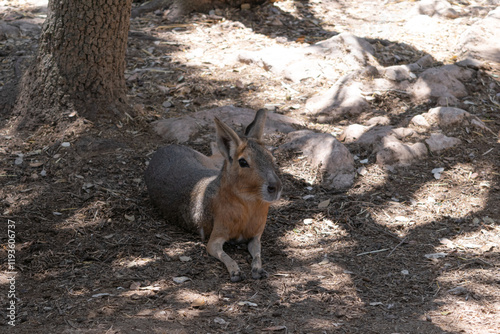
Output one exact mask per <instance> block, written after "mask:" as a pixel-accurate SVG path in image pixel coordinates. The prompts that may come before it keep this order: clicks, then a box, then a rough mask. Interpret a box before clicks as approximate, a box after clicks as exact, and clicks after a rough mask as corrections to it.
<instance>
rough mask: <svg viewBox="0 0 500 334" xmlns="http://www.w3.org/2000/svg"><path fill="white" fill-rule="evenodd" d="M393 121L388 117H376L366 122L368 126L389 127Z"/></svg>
mask: <svg viewBox="0 0 500 334" xmlns="http://www.w3.org/2000/svg"><path fill="white" fill-rule="evenodd" d="M390 123H391V120H390V118H389V117H387V116H376V117H372V118H370V119H369V120H367V121H366V125H389V124H390Z"/></svg>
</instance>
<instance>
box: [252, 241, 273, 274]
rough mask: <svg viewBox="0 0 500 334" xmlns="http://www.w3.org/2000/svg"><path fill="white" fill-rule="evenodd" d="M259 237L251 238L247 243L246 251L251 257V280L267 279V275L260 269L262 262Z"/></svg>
mask: <svg viewBox="0 0 500 334" xmlns="http://www.w3.org/2000/svg"><path fill="white" fill-rule="evenodd" d="M260 249H261V247H260V235H258V236H256V237H253V238H252V239H251V240H250V242H249V243H248V251H249V252H250V254H251V255H252V258H253V260H252V278H253V279H261V278H266V277H268V276H269V275H268V273H267V272H266V271H265V270H264V269H262V260H261V258H260Z"/></svg>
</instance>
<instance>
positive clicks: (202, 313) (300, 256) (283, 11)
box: [0, 0, 500, 333]
mask: <svg viewBox="0 0 500 334" xmlns="http://www.w3.org/2000/svg"><path fill="white" fill-rule="evenodd" d="M10 3H11V6H12V8H11V11H8V12H4V13H3V14H2V15H3V18H4V19H6V18H7V19H9V20H11V21H15V20H20V19H30V20H33V21H36V20H38V21H43V17H44V16H43V15H44V12H43V10H42V11H39V10H37V9H35V8H33V7H30V6H28V5H24V4H22V3H20V2H16V1H12V2H10ZM459 3H462V2H459ZM414 6H415V2H413V1H363V2H347V1H345V2H344V1H320V0H311V1H300V2H299V1H284V2H278V3H276V4H274V5H273V4H269V3H266V4H264V5H263V6H262V7H259V8H257V9H253V10H252V11H242V10H239V9H228V10H220V11H216V12H215V13H212V15H202V14H192V15H190V16H188V17H186V18H185V19H184V20H183V21H181V22H177V23H175V24H174V23H171V22H166V21H164V20H163V18H162V14H163V13H161V12H159V13H151V14H147V15H145V16H142V17H139V18H136V19H133V20H132V23H131V32H130V38H129V48H128V53H127V61H128V70H127V73H126V77H127V84H128V87H129V89H130V91H129V94H130V95H129V97H130V103H131V105H132V106H133V107H134V108H135V110H136V115H131V116H130V117H129V118H128V121H127V122H125V123H118V124H111V123H108V124H101V125H96V124H92V123H91V122H88V121H85V120H82V119H79V117H78V115H65V116H64V117H63V119H62V121H64V122H66V123H65V124H68V127H67V128H66V129H64V131H59V130H58V131H56V130H54V127H53V126H51V125H46V126H43V127H42V128H41V129H40V130H38V131H37V132H36V133H34V134H31V135H29V136H26V135H23V134H18V133H16V132H13V131H11V130H12V129H9V128H7V127H6V125H7V124H8V118H9V115H10V114H9V112H8V109H7V108H6V109H5V110H3V111H1V113H0V117H1V119H0V137H1V138H2V139H1V141H0V159H1V160H0V183H1V188H0V215H1V218H0V219H1V224H0V226H2V227H1V228H2V230H1V232H0V236H1V245H2V249H1V250H0V258H1V259H2V263H1V267H0V268H1V270H2V272H1V274H0V288H1V290H0V305H2V306H1V309H0V319H1V320H0V332H3V333H10V332H12V333H499V332H500V330H499V328H500V270H499V267H500V254H499V251H500V249H499V247H500V213H499V209H500V208H499V199H500V168H499V166H498V161H499V149H500V143H499V140H498V136H496V135H494V134H492V133H489V132H477V131H466V130H467V129H457V130H456V133H454V135H455V136H457V137H459V138H460V139H462V141H463V143H464V145H461V146H460V147H458V148H455V149H452V150H448V151H445V152H443V153H442V154H439V155H434V156H432V157H430V158H428V159H424V160H421V161H418V162H416V163H415V164H413V165H412V166H410V167H404V168H403V167H401V168H395V169H393V170H386V169H383V168H381V167H380V166H378V165H376V164H374V163H373V161H374V157H372V156H369V155H368V154H367V152H364V151H363V150H361V149H360V148H358V147H355V146H349V147H348V148H349V149H350V151H351V152H352V153H353V154H356V155H357V156H358V157H359V159H358V160H357V167H361V166H365V167H366V171H367V172H366V174H364V175H358V176H357V177H356V180H355V183H354V185H353V186H352V187H351V188H350V189H348V190H347V191H345V192H332V191H326V190H325V189H322V188H321V187H319V186H318V185H317V182H316V181H317V179H316V178H317V173H316V172H315V171H314V170H311V169H310V168H308V166H307V163H305V162H304V160H303V159H301V158H300V156H289V155H287V156H284V155H281V156H278V162H279V166H280V169H281V173H282V174H281V178H282V180H283V182H284V195H283V198H282V200H280V201H279V202H278V203H277V204H275V205H273V207H272V209H271V211H270V214H269V219H268V225H267V227H266V231H265V232H264V235H263V245H262V246H263V251H262V255H263V266H264V267H265V269H266V270H267V271H268V272H269V274H270V276H269V278H267V279H264V280H258V281H255V280H252V279H247V280H245V281H243V282H240V283H231V282H230V281H229V277H228V274H227V271H226V269H225V267H224V266H223V264H222V263H220V262H218V261H217V260H215V259H214V258H211V257H210V256H208V255H207V253H206V250H205V244H204V243H202V242H201V241H200V239H199V238H198V237H197V236H196V235H191V234H187V233H185V232H184V231H182V230H180V229H179V228H177V227H175V226H170V225H168V224H167V223H166V222H165V221H164V220H163V219H162V217H161V216H159V214H158V212H157V211H156V210H155V208H153V207H152V205H151V203H150V201H149V199H148V197H147V193H146V189H145V185H144V181H143V171H144V169H145V167H146V164H147V161H148V160H149V158H150V156H151V154H152V153H153V152H154V151H155V150H156V148H157V147H159V146H162V145H165V144H167V143H166V142H165V141H164V140H162V139H161V138H160V137H158V136H157V135H156V134H154V133H153V131H152V127H151V123H152V122H153V121H155V120H158V119H161V118H168V117H176V116H179V115H185V114H189V113H192V112H194V111H197V110H201V109H206V108H209V107H215V106H224V105H235V106H242V107H250V108H254V109H256V110H257V109H259V108H263V107H267V108H275V109H276V111H275V112H278V113H282V114H285V115H289V116H292V117H297V118H299V119H301V120H302V121H303V128H309V129H313V130H315V131H322V132H328V133H333V134H335V135H338V134H340V132H341V131H342V129H343V128H344V127H345V126H347V125H349V124H351V123H353V122H358V121H359V119H345V120H342V121H340V122H337V123H334V124H319V123H315V122H314V121H313V120H311V119H308V118H306V117H305V115H304V114H303V113H302V112H301V108H303V105H304V102H305V100H306V99H307V98H308V97H310V96H312V95H313V94H315V93H317V83H314V85H312V82H311V81H308V80H305V81H302V82H301V83H295V84H292V83H289V82H283V81H282V80H281V79H279V78H275V77H273V75H271V74H270V73H268V72H266V71H265V70H264V69H262V68H259V67H257V66H253V65H245V64H238V65H237V66H235V65H234V64H233V63H229V62H228V63H226V62H224V61H220V59H225V55H229V54H231V53H233V52H236V51H238V50H258V49H261V48H263V47H265V46H272V45H275V44H278V43H280V44H285V45H294V44H297V45H298V44H301V43H314V42H317V41H320V40H324V39H326V38H329V37H331V36H334V35H335V34H338V33H340V32H343V31H349V32H351V33H353V34H355V35H357V36H360V37H366V38H369V39H370V41H371V42H373V43H374V44H375V45H376V46H377V58H378V59H379V61H380V62H381V63H382V64H383V65H385V66H388V65H391V64H404V63H409V62H412V61H415V60H417V59H419V58H420V57H421V56H422V55H425V54H431V55H432V56H433V57H434V58H435V59H436V60H438V61H439V62H442V63H450V62H452V61H453V60H454V59H456V57H457V54H456V50H454V47H455V45H456V41H457V37H458V36H459V35H460V33H461V32H463V31H464V29H466V28H467V26H468V25H470V24H472V23H473V22H475V21H476V20H478V19H480V18H481V17H482V16H481V15H483V16H484V15H485V13H484V12H481V11H478V12H477V15H475V16H474V15H468V16H465V17H462V18H460V20H459V21H457V20H451V19H445V18H440V19H437V20H436V22H437V26H438V27H439V30H438V31H435V34H434V35H432V34H430V35H429V34H427V35H424V34H421V33H418V29H417V28H415V29H414V30H415V33H414V34H411V33H409V32H408V29H403V28H404V23H405V22H404V18H403V17H406V16H405V15H406V14H407V13H408V12H409V11H410V10H411V9H412V8H413V7H414ZM277 19H278V20H279V22H278V21H277ZM38 21H36V22H38ZM377 40H378V41H381V42H380V43H377V42H376V41H377ZM382 41H383V43H382ZM1 45H2V47H3V48H2V51H1V57H0V60H1V62H2V64H1V65H0V66H1V69H2V71H0V82H1V83H2V86H3V87H8V85H9V84H12V83H14V82H15V81H16V80H17V79H18V78H19V74H20V73H19V69H20V68H22V67H23V65H24V64H25V62H26V61H28V60H29V58H30V57H31V56H32V55H33V52H34V50H35V48H36V39H34V38H28V37H22V38H19V39H16V40H6V41H2V42H1ZM218 59H219V60H218ZM495 66H496V65H495V64H492V65H491V66H490V67H489V68H487V69H486V70H482V71H480V73H479V75H478V76H477V77H476V78H475V79H474V81H472V82H469V83H467V84H468V88H470V92H471V94H470V96H468V97H467V98H466V100H467V101H469V102H470V108H469V109H468V111H469V112H471V113H473V114H475V115H477V116H479V117H480V118H481V120H483V121H484V122H485V123H486V125H487V126H488V127H490V129H492V130H493V132H494V133H496V134H498V133H499V131H500V110H499V107H498V101H499V95H498V93H499V92H500V82H499V79H498V78H499V75H500V71H499V68H498V67H495ZM324 86H325V88H326V87H328V83H327V82H326V81H325V82H324ZM370 103H371V104H372V106H373V109H376V110H378V111H379V112H381V113H384V114H385V115H387V116H389V117H390V118H391V124H392V125H407V124H408V121H409V119H411V117H413V116H414V115H416V114H418V113H421V112H424V111H426V110H428V109H429V108H430V107H434V106H433V105H415V104H413V103H412V102H411V101H410V100H409V98H408V97H407V96H406V95H404V94H399V93H397V92H387V93H386V94H383V95H380V96H377V97H376V98H375V99H373V100H371V101H370ZM495 103H496V104H495ZM3 105H5V103H3ZM367 116H368V115H361V116H360V117H361V118H362V117H367ZM267 140H268V144H269V145H271V146H276V145H277V144H278V143H279V142H280V140H282V136H280V135H279V134H277V135H273V136H269V137H268V138H267ZM66 143H69V144H66ZM208 144H209V143H205V142H200V141H196V140H195V141H193V142H192V143H191V144H190V146H192V147H193V148H196V149H198V150H200V151H202V152H204V153H208V151H209V146H208ZM68 145H69V146H68ZM21 154H22V155H21ZM364 159H368V161H369V163H367V164H361V163H360V161H362V160H364ZM437 167H443V168H444V172H443V173H442V175H441V177H440V178H439V179H435V178H434V176H433V173H432V172H431V171H432V169H434V168H437ZM306 195H313V197H310V196H308V197H309V198H308V197H306V198H308V199H304V197H305V196H306ZM325 200H330V204H329V206H327V207H326V208H320V207H318V204H319V203H321V202H323V201H325ZM9 221H11V222H15V232H16V233H15V250H16V253H15V271H16V272H17V275H16V276H15V294H16V297H17V299H16V322H15V327H12V326H10V325H8V324H7V321H8V318H7V316H8V314H9V311H8V310H7V305H9V302H10V298H9V297H8V292H7V290H8V289H9V286H10V284H9V281H8V279H7V278H8V277H10V276H9V275H10V274H8V272H9V271H11V270H10V269H9V268H8V261H7V258H8V252H7V251H8V247H9V241H8V239H9V237H8V233H7V229H8V227H7V224H8V222H9ZM227 250H228V253H229V254H230V255H231V256H232V257H233V258H235V260H236V261H237V262H238V263H239V264H240V266H241V268H242V269H243V271H245V272H247V273H248V272H249V271H250V261H251V258H250V255H249V254H248V253H247V251H246V249H244V248H243V247H237V246H228V247H227ZM430 254H434V257H435V258H432V257H433V256H431V255H430ZM435 254H437V255H435ZM426 255H428V256H426ZM429 257H430V258H429ZM179 277H186V278H188V280H186V281H185V282H183V283H176V282H175V281H174V278H176V279H177V278H179Z"/></svg>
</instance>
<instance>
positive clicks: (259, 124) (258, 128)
mask: <svg viewBox="0 0 500 334" xmlns="http://www.w3.org/2000/svg"><path fill="white" fill-rule="evenodd" d="M266 118H267V110H266V109H259V111H257V113H256V114H255V118H254V120H253V121H252V123H250V124H249V125H248V126H247V128H246V129H245V136H247V137H248V138H253V139H256V140H260V139H261V138H262V134H263V133H264V125H265V124H266Z"/></svg>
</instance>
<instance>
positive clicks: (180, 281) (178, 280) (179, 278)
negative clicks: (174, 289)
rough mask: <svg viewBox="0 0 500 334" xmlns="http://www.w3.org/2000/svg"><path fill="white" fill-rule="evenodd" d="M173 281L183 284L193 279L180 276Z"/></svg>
mask: <svg viewBox="0 0 500 334" xmlns="http://www.w3.org/2000/svg"><path fill="white" fill-rule="evenodd" d="M173 280H174V282H175V283H177V284H181V283H184V282H187V281H190V280H191V279H190V278H189V277H186V276H179V277H174V278H173Z"/></svg>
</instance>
